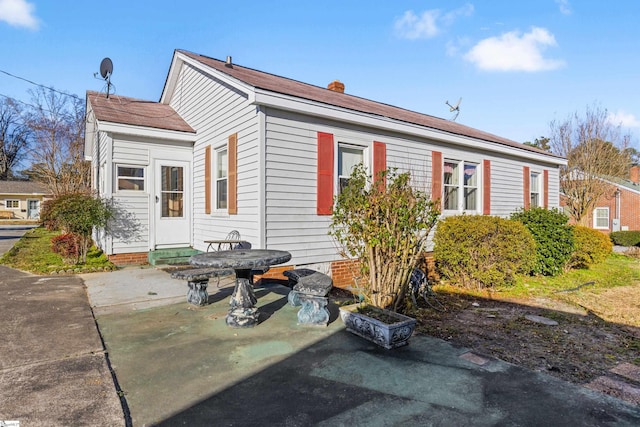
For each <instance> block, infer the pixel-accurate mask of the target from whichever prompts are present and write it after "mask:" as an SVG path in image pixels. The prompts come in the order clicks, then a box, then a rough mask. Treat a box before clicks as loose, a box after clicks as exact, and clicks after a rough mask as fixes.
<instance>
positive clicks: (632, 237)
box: [609, 231, 640, 246]
mask: <svg viewBox="0 0 640 427" xmlns="http://www.w3.org/2000/svg"><path fill="white" fill-rule="evenodd" d="M609 237H610V238H611V241H612V242H613V244H614V245H618V246H640V231H614V232H612V233H610V234H609Z"/></svg>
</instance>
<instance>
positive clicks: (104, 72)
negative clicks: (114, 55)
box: [94, 58, 113, 98]
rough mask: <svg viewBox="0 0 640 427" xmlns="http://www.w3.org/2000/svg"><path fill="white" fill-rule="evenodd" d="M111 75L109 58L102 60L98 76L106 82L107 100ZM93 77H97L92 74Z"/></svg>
mask: <svg viewBox="0 0 640 427" xmlns="http://www.w3.org/2000/svg"><path fill="white" fill-rule="evenodd" d="M111 74H113V62H111V59H109V58H104V59H103V60H102V62H100V75H101V76H102V78H103V79H105V80H106V81H107V98H109V91H110V90H111ZM94 77H97V75H96V74H94Z"/></svg>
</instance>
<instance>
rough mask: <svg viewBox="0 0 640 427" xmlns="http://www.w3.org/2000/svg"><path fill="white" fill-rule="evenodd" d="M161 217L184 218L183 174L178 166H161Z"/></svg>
mask: <svg viewBox="0 0 640 427" xmlns="http://www.w3.org/2000/svg"><path fill="white" fill-rule="evenodd" d="M161 174H162V177H161V180H162V191H161V199H162V200H161V202H162V217H163V218H176V217H183V216H184V206H183V198H184V174H183V168H182V167H178V166H162V171H161Z"/></svg>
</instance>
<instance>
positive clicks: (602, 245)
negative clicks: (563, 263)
mask: <svg viewBox="0 0 640 427" xmlns="http://www.w3.org/2000/svg"><path fill="white" fill-rule="evenodd" d="M573 238H574V249H573V253H572V254H571V258H569V261H568V262H567V267H568V268H588V267H589V266H590V265H593V264H597V263H600V262H602V261H604V260H605V259H607V257H608V256H609V254H610V253H611V250H612V249H613V244H612V243H611V239H609V237H608V236H607V235H606V234H604V233H601V232H600V231H598V230H594V229H592V228H588V227H583V226H580V225H577V226H575V227H573Z"/></svg>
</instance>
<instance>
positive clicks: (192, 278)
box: [171, 267, 269, 306]
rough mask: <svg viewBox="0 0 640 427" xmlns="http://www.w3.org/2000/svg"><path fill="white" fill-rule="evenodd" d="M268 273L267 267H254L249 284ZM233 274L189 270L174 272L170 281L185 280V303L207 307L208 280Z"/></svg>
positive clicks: (228, 272)
mask: <svg viewBox="0 0 640 427" xmlns="http://www.w3.org/2000/svg"><path fill="white" fill-rule="evenodd" d="M267 271H269V267H256V268H254V269H252V270H251V284H252V285H253V276H254V275H260V274H264V273H266V272H267ZM232 274H235V271H234V270H233V269H230V268H229V269H219V268H190V269H186V270H176V271H174V272H173V273H171V278H172V279H180V280H186V281H187V286H189V290H188V291H187V302H188V303H189V304H193V305H200V306H202V305H207V301H208V300H209V294H208V293H207V287H208V286H209V279H211V278H213V277H222V276H229V275H232Z"/></svg>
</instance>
